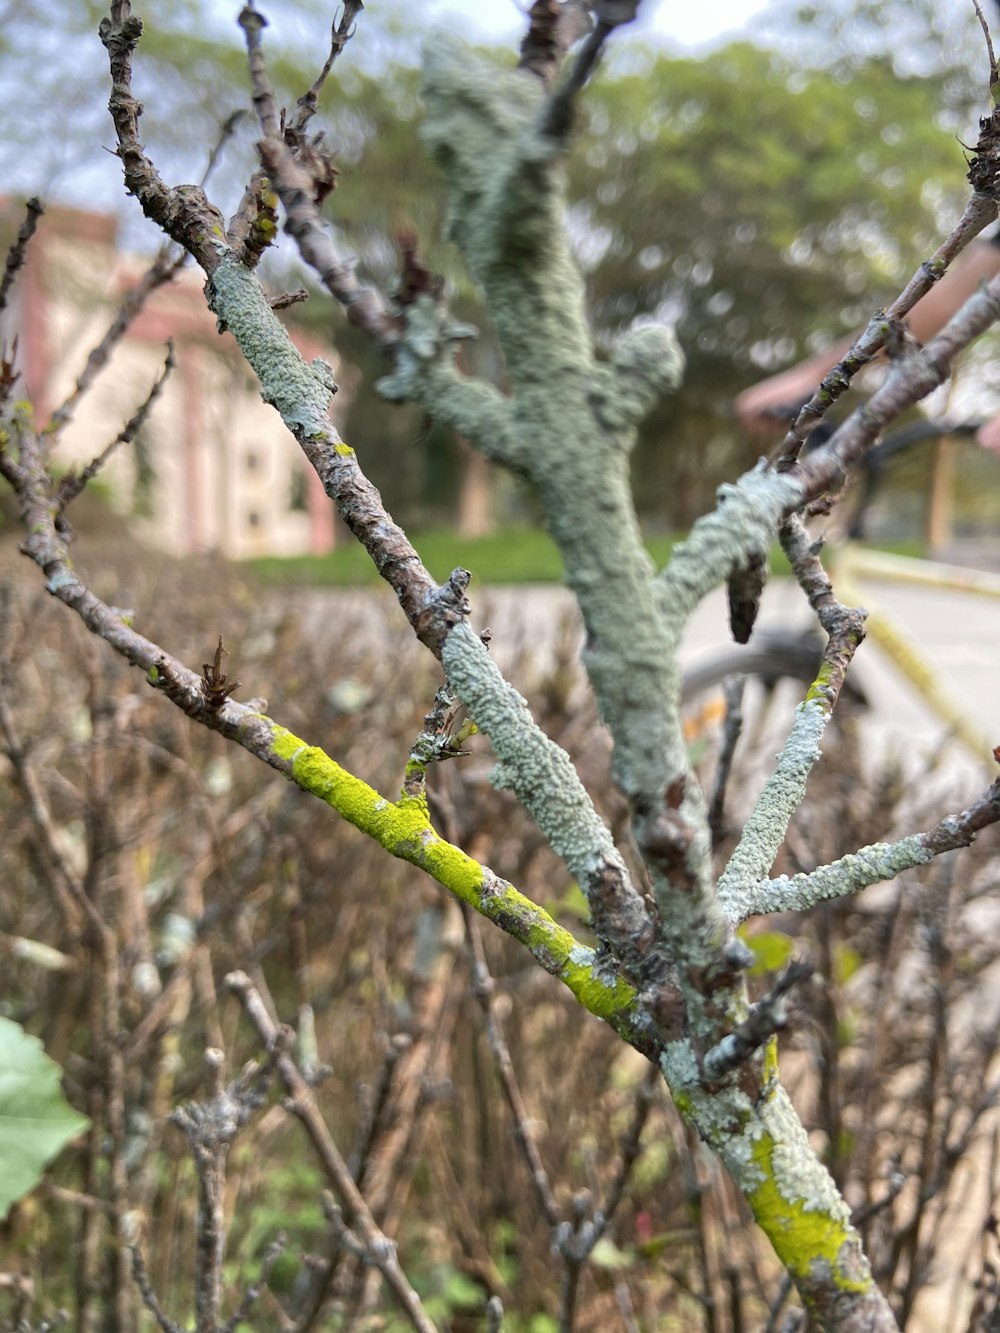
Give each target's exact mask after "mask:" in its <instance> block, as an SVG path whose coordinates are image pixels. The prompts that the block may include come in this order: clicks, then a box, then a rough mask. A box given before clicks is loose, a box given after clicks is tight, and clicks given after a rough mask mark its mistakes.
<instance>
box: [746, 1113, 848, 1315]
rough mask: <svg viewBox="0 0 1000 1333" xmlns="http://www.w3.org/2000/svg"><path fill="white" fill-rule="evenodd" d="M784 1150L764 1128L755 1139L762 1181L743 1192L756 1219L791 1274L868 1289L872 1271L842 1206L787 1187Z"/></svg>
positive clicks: (754, 1152)
mask: <svg viewBox="0 0 1000 1333" xmlns="http://www.w3.org/2000/svg"><path fill="white" fill-rule="evenodd" d="M787 1152H788V1147H787V1145H784V1144H781V1143H779V1142H776V1140H775V1139H774V1138H773V1137H772V1136H771V1135H770V1134H768V1133H764V1134H762V1135H761V1136H760V1138H758V1139H757V1141H756V1142H755V1143H754V1145H753V1160H754V1163H755V1164H756V1166H757V1167H758V1169H759V1171H760V1173H761V1175H762V1176H763V1183H762V1184H760V1185H759V1186H758V1187H757V1188H756V1189H753V1190H750V1191H748V1192H747V1196H746V1197H747V1201H748V1202H749V1204H750V1207H751V1209H752V1210H753V1215H754V1217H755V1218H756V1220H757V1223H758V1225H759V1226H760V1227H761V1229H762V1230H763V1231H764V1232H765V1234H766V1235H767V1237H768V1239H769V1240H770V1242H771V1244H772V1245H773V1246H774V1249H775V1252H776V1254H777V1255H778V1258H779V1259H780V1260H781V1262H782V1263H783V1264H784V1265H785V1267H786V1268H787V1269H788V1271H789V1273H791V1275H792V1276H793V1277H794V1278H797V1279H802V1280H804V1281H805V1282H807V1283H808V1282H809V1281H810V1280H815V1279H817V1278H820V1277H821V1276H826V1275H829V1278H830V1279H831V1280H832V1281H833V1283H834V1285H835V1286H836V1287H838V1288H839V1289H840V1290H842V1291H867V1290H868V1289H869V1287H870V1286H871V1285H872V1276H871V1273H870V1272H869V1271H868V1267H867V1265H866V1264H865V1263H864V1261H863V1259H862V1258H861V1251H860V1246H859V1244H858V1237H857V1233H856V1232H855V1231H854V1229H853V1228H852V1227H851V1225H850V1222H849V1221H848V1218H847V1215H846V1210H844V1209H842V1208H840V1207H837V1208H833V1209H831V1208H830V1207H829V1206H828V1204H829V1202H830V1201H829V1200H828V1199H826V1198H824V1199H823V1200H821V1201H816V1202H814V1201H812V1200H810V1199H808V1198H804V1197H801V1196H798V1195H796V1194H795V1193H793V1192H792V1191H790V1190H789V1185H788V1182H783V1181H782V1179H781V1177H782V1166H781V1162H780V1157H781V1156H782V1155H784V1154H785V1153H787Z"/></svg>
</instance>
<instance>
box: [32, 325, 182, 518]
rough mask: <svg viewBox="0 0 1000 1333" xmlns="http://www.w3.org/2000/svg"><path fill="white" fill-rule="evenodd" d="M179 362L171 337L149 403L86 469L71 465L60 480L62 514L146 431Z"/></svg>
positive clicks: (140, 409) (58, 502)
mask: <svg viewBox="0 0 1000 1333" xmlns="http://www.w3.org/2000/svg"><path fill="white" fill-rule="evenodd" d="M176 364H177V361H176V359H175V357H174V343H173V339H170V340H169V341H168V343H167V355H166V357H165V359H164V362H163V369H162V370H161V371H160V374H159V377H158V378H157V379H156V380H155V382H154V383H153V385H152V387H151V388H150V390H149V393H148V394H147V395H146V399H145V402H143V403H142V404H141V406H140V407H139V408H138V410H137V411H136V412H135V413H134V414H133V415H132V416H131V417H130V418H129V420H128V421H126V423H125V425H124V426H123V427H122V428H121V430H120V431H119V432H118V434H117V435H116V436H115V438H114V439H113V440H112V441H111V443H110V444H108V445H106V446H105V447H104V448H103V449H102V450H101V452H100V453H99V454H97V455H95V457H94V458H92V459H91V460H90V462H89V463H88V464H87V466H86V467H85V468H84V469H83V471H82V472H80V473H77V472H76V471H75V470H74V469H72V468H71V469H70V470H69V472H67V473H66V475H65V477H63V479H62V481H61V482H60V483H59V486H58V488H57V490H56V503H57V505H58V509H57V512H58V513H59V514H64V513H65V512H66V509H67V507H68V506H69V505H70V504H72V502H73V501H74V500H75V499H76V497H77V496H78V495H79V494H80V492H81V491H82V490H83V489H84V487H85V486H86V485H87V483H88V482H89V481H90V480H91V479H92V478H93V477H96V476H97V474H98V472H100V470H101V468H102V467H103V466H104V464H105V463H106V462H107V461H108V459H109V458H110V457H111V455H112V454H113V453H114V452H115V450H116V449H119V448H120V447H121V446H122V445H123V444H131V443H132V441H133V440H134V439H135V437H136V436H137V435H138V433H139V431H140V430H142V427H143V425H144V424H145V421H146V418H147V417H148V416H149V414H150V412H151V411H152V409H153V404H154V403H155V402H156V400H157V398H159V396H160V393H161V392H162V390H163V386H164V384H165V383H166V381H167V377H168V376H169V374H170V372H171V371H172V370H173V369H174V367H175V366H176Z"/></svg>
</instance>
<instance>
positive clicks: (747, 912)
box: [725, 833, 934, 922]
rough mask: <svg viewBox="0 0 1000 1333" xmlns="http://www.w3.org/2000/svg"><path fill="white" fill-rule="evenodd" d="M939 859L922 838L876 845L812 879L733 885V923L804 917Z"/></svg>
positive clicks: (781, 878) (728, 909) (914, 836)
mask: <svg viewBox="0 0 1000 1333" xmlns="http://www.w3.org/2000/svg"><path fill="white" fill-rule="evenodd" d="M933 859H934V853H933V852H932V851H929V850H928V849H927V846H926V845H925V843H924V840H923V838H922V837H921V836H920V835H919V834H916V833H915V834H912V835H911V836H910V837H908V838H901V839H900V840H899V842H891V843H890V842H874V843H872V844H871V845H870V846H868V847H862V848H861V849H860V850H859V851H857V852H852V853H851V854H850V855H848V856H842V857H840V859H839V860H837V861H832V862H831V863H830V864H829V865H825V866H820V868H819V869H818V870H813V871H811V872H810V873H809V874H801V875H780V876H778V878H776V879H769V880H764V881H763V882H759V883H756V884H748V885H745V886H733V888H732V889H731V890H730V891H729V893H728V894H727V896H726V901H725V908H726V914H727V916H729V918H730V920H731V921H734V922H738V921H745V920H746V919H747V917H750V916H759V915H761V914H763V913H766V912H789V911H796V912H804V911H808V910H809V908H811V907H815V906H817V904H819V903H822V902H829V901H830V900H832V899H834V898H846V897H848V896H849V895H850V894H853V893H859V892H860V891H861V890H862V889H867V888H868V886H869V885H871V884H878V883H881V882H882V881H883V880H888V879H895V878H896V876H897V875H901V874H902V873H903V871H904V870H911V869H912V868H913V867H914V866H920V865H926V864H927V862H928V861H932V860H933Z"/></svg>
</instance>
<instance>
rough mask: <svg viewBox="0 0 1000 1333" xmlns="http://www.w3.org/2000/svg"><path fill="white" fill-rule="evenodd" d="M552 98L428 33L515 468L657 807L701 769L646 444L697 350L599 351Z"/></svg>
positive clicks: (430, 112) (701, 865) (626, 746)
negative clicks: (652, 541)
mask: <svg viewBox="0 0 1000 1333" xmlns="http://www.w3.org/2000/svg"><path fill="white" fill-rule="evenodd" d="M544 99H545V91H544V89H543V88H542V87H541V86H540V84H539V83H538V81H537V80H536V79H534V78H533V77H531V76H530V75H529V74H526V73H525V71H524V70H510V69H508V70H503V69H498V68H497V67H496V65H495V63H489V62H484V60H483V58H482V57H478V56H476V55H474V54H471V53H470V52H469V51H468V50H467V49H466V48H465V47H463V46H461V45H460V44H458V43H456V42H455V40H454V39H453V38H451V37H450V36H448V35H447V34H442V33H435V34H434V35H433V37H432V39H431V41H430V42H429V43H428V48H427V55H426V61H425V72H424V100H425V107H426V112H427V114H426V119H425V124H424V131H423V132H424V136H425V139H426V141H427V143H428V145H429V146H430V149H431V151H432V153H433V154H434V155H435V157H436V158H437V159H438V161H439V162H440V164H441V166H442V168H443V169H444V171H445V173H446V175H447V178H448V184H449V192H450V198H451V201H452V207H451V234H452V237H453V239H454V240H456V241H457V243H458V244H459V246H460V247H461V249H462V252H463V255H464V257H465V259H466V262H467V264H468V266H469V268H470V270H471V271H472V273H473V274H474V276H475V277H476V279H477V280H478V282H479V283H480V285H481V286H482V288H483V290H484V293H485V296H486V303H487V309H488V311H489V315H490V319H491V322H492V324H493V327H494V330H495V332H496V335H497V338H498V341H499V343H500V346H501V348H502V351H503V355H504V361H505V366H506V370H507V374H508V377H509V381H510V391H511V405H510V415H511V423H512V430H513V432H514V435H515V437H516V443H515V446H514V457H515V458H516V464H515V465H516V466H517V467H518V468H519V470H521V471H523V472H525V473H526V474H527V475H528V476H529V478H530V479H531V480H532V481H533V483H534V484H535V486H536V488H537V489H538V491H539V494H540V496H541V499H542V503H543V508H544V512H545V515H546V522H547V526H548V528H549V530H550V532H551V533H552V536H553V537H554V538H555V541H556V543H557V544H558V546H559V549H560V552H561V554H562V558H563V564H564V567H565V569H566V578H567V582H568V583H569V585H570V587H571V588H572V590H573V591H574V593H575V594H576V596H577V599H578V601H579V604H580V608H581V611H582V613H583V618H584V622H585V624H586V628H587V648H586V651H585V655H584V660H585V664H586V666H587V670H588V672H589V674H590V677H591V680H592V682H593V684H594V688H595V692H596V694H597V698H598V703H599V705H600V708H601V712H602V714H603V716H604V718H605V720H606V721H607V723H608V725H609V726H610V728H611V731H612V734H613V737H614V742H615V750H614V771H615V777H616V779H617V781H618V783H619V785H620V786H621V788H622V789H623V790H624V791H625V793H626V794H627V795H628V796H630V797H632V798H633V799H634V800H636V801H637V803H641V804H642V805H643V808H645V809H646V810H648V811H649V812H656V811H658V810H659V809H661V808H662V804H663V797H664V792H665V791H666V790H667V788H668V787H669V786H670V784H671V783H672V782H674V781H675V780H676V779H677V777H678V776H679V775H683V776H684V777H685V778H686V777H687V775H688V770H687V754H686V749H685V745H684V739H683V735H682V731H681V727H680V722H679V716H678V711H677V707H676V698H677V692H678V681H677V669H676V663H675V661H674V658H673V654H672V653H671V651H670V642H669V639H668V636H667V632H666V627H665V624H664V620H663V618H662V617H661V615H660V611H659V607H658V606H657V600H656V592H655V587H654V580H653V570H652V567H651V565H650V562H649V558H648V556H647V554H646V551H645V548H644V546H643V543H642V539H641V534H640V531H639V526H638V522H637V520H636V516H635V510H634V507H633V504H632V498H631V488H630V479H629V464H628V453H629V451H630V449H631V447H632V444H633V442H634V438H635V431H636V428H637V425H638V423H639V421H640V419H641V417H642V415H643V414H644V413H645V412H646V411H647V410H648V409H649V407H650V406H651V404H652V403H653V402H654V401H655V399H656V398H657V397H658V396H659V395H660V394H661V393H662V392H664V390H666V389H667V388H668V387H672V386H673V385H675V384H676V383H677V381H678V380H679V378H680V369H681V364H682V358H681V355H680V352H679V349H678V347H677V343H676V340H675V338H674V336H673V334H672V332H671V331H670V330H667V329H663V328H656V327H648V328H643V329H640V330H635V331H633V332H632V333H631V334H630V335H628V336H627V337H626V338H625V339H624V340H623V342H622V344H621V346H620V347H619V349H618V351H617V353H616V354H615V356H614V357H613V359H612V361H611V363H610V364H603V365H599V364H598V363H597V361H596V358H595V355H594V348H593V344H592V340H591V335H590V331H589V328H588V325H587V319H586V309H585V299H584V298H585V291H584V283H583V280H582V277H581V275H580V272H579V270H578V268H577V265H576V263H575V261H574V258H573V255H572V253H571V251H570V247H569V244H568V241H567V238H566V234H565V229H564V216H563V215H564V186H565V181H564V170H563V161H562V146H561V144H560V143H558V142H557V141H555V140H553V139H550V138H548V137H547V136H546V135H545V134H544V133H543V132H542V130H541V129H540V126H541V124H542V122H543V119H544V117H543V114H542V113H543V107H544ZM456 688H457V689H458V690H459V692H460V693H461V690H462V687H461V685H460V684H459V683H458V682H457V681H456ZM465 702H466V703H467V704H468V703H469V701H468V700H465ZM471 711H472V716H473V717H474V718H475V720H476V722H477V723H478V724H479V725H481V726H483V718H482V717H481V716H479V714H478V712H477V711H476V708H471ZM484 729H488V728H485V727H484ZM504 763H505V765H507V766H508V768H510V760H508V759H507V758H506V757H505V759H504ZM510 771H511V772H513V769H511V770H510ZM521 785H522V787H526V788H529V787H530V788H532V794H533V796H534V797H535V798H536V799H535V801H534V804H532V805H531V806H530V808H531V811H532V814H533V815H534V816H535V818H536V820H537V821H538V822H539V824H540V825H541V826H543V827H544V826H546V824H547V823H551V822H553V820H554V822H556V823H559V822H561V821H562V814H561V813H560V812H558V811H557V812H555V814H554V815H553V816H551V817H550V816H549V815H547V814H546V812H545V811H544V810H543V809H542V806H543V805H544V804H545V802H546V801H547V800H548V799H549V795H550V793H551V792H553V791H554V788H552V789H550V790H549V792H546V790H545V789H544V787H543V786H541V785H540V784H533V783H531V782H530V781H525V782H522V783H521ZM685 793H686V794H685V796H684V805H683V807H682V810H681V814H682V816H683V817H684V818H685V819H687V820H688V822H689V825H690V828H691V830H692V836H691V840H690V845H689V847H688V850H687V853H686V865H685V871H684V878H685V880H686V882H687V883H688V884H689V885H691V886H700V890H701V892H699V891H698V888H697V887H695V890H694V891H693V892H690V891H689V892H686V893H685V895H684V898H683V901H681V900H676V901H674V900H671V902H670V905H669V910H665V911H664V913H663V915H664V918H665V920H666V921H667V922H668V923H669V927H670V929H674V928H675V927H676V932H675V933H676V935H677V936H678V938H680V937H681V936H682V935H683V934H684V933H685V932H686V931H687V928H688V927H689V926H692V927H693V928H694V934H695V937H696V938H699V939H700V940H701V945H700V947H701V948H702V949H703V950H704V948H706V947H708V945H709V940H710V941H711V946H712V947H714V944H715V943H716V942H717V938H718V926H719V923H720V921H721V918H719V919H718V920H715V921H714V924H713V925H712V926H711V927H710V928H709V929H707V930H706V929H705V928H704V921H702V922H701V924H700V926H699V917H704V915H705V913H706V912H707V913H708V914H709V915H711V907H710V903H709V902H708V899H707V896H706V895H707V891H708V889H709V886H710V868H709V841H708V837H707V833H706V830H705V827H704V816H703V812H702V810H701V807H700V798H699V796H698V795H697V794H696V793H695V784H694V783H693V782H692V783H687V784H686V787H685ZM640 841H641V830H640ZM660 888H662V889H663V892H664V894H665V895H666V897H668V898H671V894H670V892H669V887H668V886H667V885H665V884H663V885H661V886H660ZM662 906H663V904H661V907H662Z"/></svg>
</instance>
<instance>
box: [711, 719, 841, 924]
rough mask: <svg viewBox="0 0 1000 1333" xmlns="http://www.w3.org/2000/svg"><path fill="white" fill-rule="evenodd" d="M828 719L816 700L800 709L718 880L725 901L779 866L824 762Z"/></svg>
mask: <svg viewBox="0 0 1000 1333" xmlns="http://www.w3.org/2000/svg"><path fill="white" fill-rule="evenodd" d="M829 716H830V710H829V708H828V707H824V706H823V704H822V703H821V702H820V701H819V700H817V699H816V698H807V699H806V700H805V701H804V702H803V703H801V704H799V707H798V709H797V711H796V715H795V722H794V723H793V725H792V730H791V731H790V733H789V735H788V740H787V741H786V742H785V744H784V746H783V747H782V751H781V754H780V755H779V756H778V763H777V765H776V767H775V769H774V772H773V773H772V774H771V776H770V777H769V778H768V780H767V782H766V783H765V784H764V789H763V791H762V792H761V794H760V796H759V797H758V798H757V803H756V805H755V806H754V809H753V813H752V814H751V816H750V818H749V819H748V820H747V822H746V824H745V826H744V828H743V832H742V834H741V835H740V840H739V842H738V844H737V846H736V849H735V851H734V852H733V854H732V856H731V857H730V859H729V864H728V865H727V866H726V868H725V870H724V871H723V873H722V877H721V879H720V880H719V896H720V897H721V898H722V899H725V898H726V896H727V895H728V894H730V893H731V892H732V891H733V889H734V887H737V886H739V885H744V884H755V883H757V882H758V880H760V879H762V878H763V877H764V876H765V875H766V874H767V872H768V871H769V870H770V869H771V866H772V865H773V864H774V858H775V857H776V856H777V854H778V849H779V848H780V846H781V844H782V842H784V840H785V834H786V832H787V831H788V823H789V820H790V819H791V817H792V815H793V814H794V813H795V811H796V810H797V809H798V808H799V806H800V805H801V803H802V798H803V796H804V795H805V790H806V783H807V782H808V780H809V774H810V773H811V772H812V770H813V766H814V765H815V763H816V761H817V759H819V756H820V748H819V743H820V739H821V738H822V735H823V731H824V729H825V727H826V724H827V721H828V720H829Z"/></svg>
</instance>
